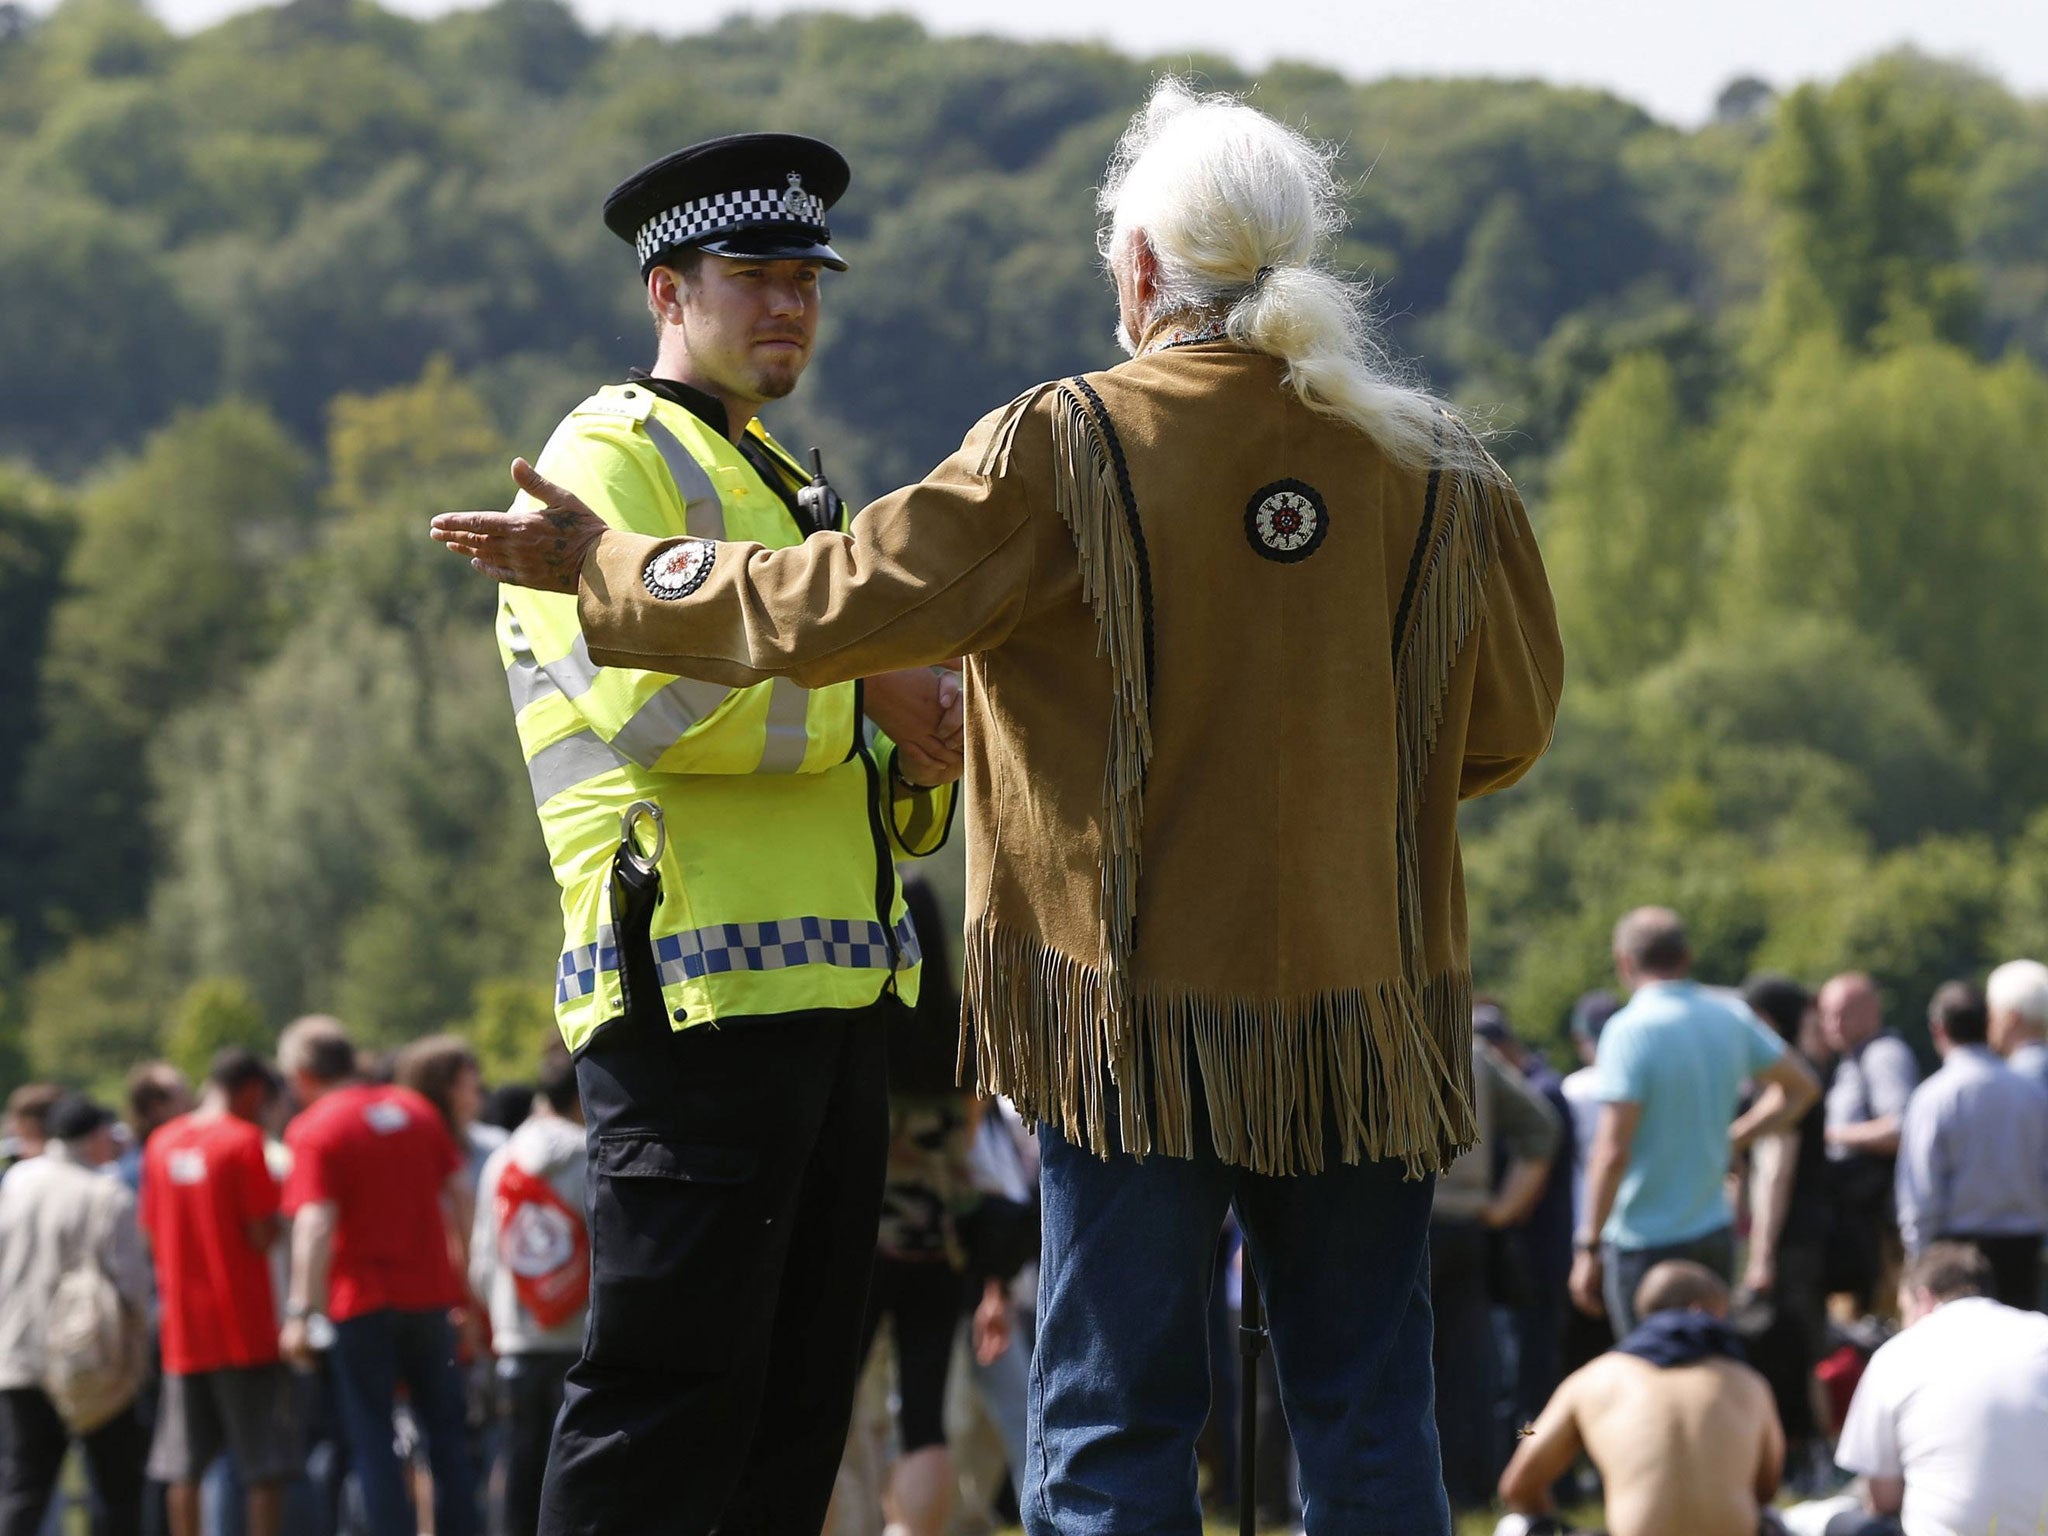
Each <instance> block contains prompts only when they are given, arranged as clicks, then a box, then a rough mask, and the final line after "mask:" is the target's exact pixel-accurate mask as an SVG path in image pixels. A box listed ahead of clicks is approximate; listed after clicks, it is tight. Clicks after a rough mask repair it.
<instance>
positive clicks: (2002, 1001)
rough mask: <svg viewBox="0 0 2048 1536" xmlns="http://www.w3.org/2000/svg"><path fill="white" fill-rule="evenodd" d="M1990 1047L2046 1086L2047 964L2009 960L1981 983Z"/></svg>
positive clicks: (2017, 1070)
mask: <svg viewBox="0 0 2048 1536" xmlns="http://www.w3.org/2000/svg"><path fill="white" fill-rule="evenodd" d="M1984 1000H1985V1002H1986V1003H1987V1004H1988V1005H1989V1006H1990V1009H1991V1049H1993V1050H1994V1051H1996V1052H1998V1054H1999V1055H2001V1056H2003V1057H2004V1058H2005V1064H2006V1065H2007V1066H2009V1067H2011V1068H2012V1069H2013V1071H2015V1072H2017V1073H2019V1074H2020V1076H2022V1077H2030V1078H2032V1079H2033V1080H2034V1081H2035V1082H2037V1083H2039V1084H2040V1085H2041V1086H2042V1087H2043V1088H2048V965H2043V964H2042V963H2041V962H2040V961H2038V960H2008V961H2006V963H2005V964H2003V965H2001V966H2000V967H1999V968H1998V969H1997V970H1995V971H1993V972H1992V973H1991V979H1990V980H1989V981H1987V982H1985V983H1984Z"/></svg>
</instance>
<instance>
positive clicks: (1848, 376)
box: [1722, 342, 2048, 815]
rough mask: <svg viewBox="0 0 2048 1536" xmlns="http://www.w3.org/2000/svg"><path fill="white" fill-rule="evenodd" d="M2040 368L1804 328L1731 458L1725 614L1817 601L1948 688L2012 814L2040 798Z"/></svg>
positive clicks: (2044, 410)
mask: <svg viewBox="0 0 2048 1536" xmlns="http://www.w3.org/2000/svg"><path fill="white" fill-rule="evenodd" d="M2044 436H2048V378H2044V377H2043V376H2042V375H2041V374H2040V373H2039V372H2037V371H2036V370H2035V369H2034V368H2033V367H2032V366H2031V365H2030V364H2028V363H2027V362H2025V361H2024V360H2022V359H2018V358H2015V359H2011V360H2009V361H2007V362H2005V363H2002V364H1999V365H1996V366H1986V365H1983V364H1979V363H1976V362H1974V361H1972V360H1971V359H1970V358H1969V357H1967V356H1965V355H1964V354H1962V353H1960V352H1957V351H1955V350H1953V349H1950V348H1946V347H1938V346H1919V347H1909V348H1902V349H1900V350H1898V351H1895V352H1892V353H1890V354H1888V355H1886V356H1883V357H1879V358H1875V359H1868V360H1857V359H1854V358H1851V357H1848V356H1845V355H1844V354H1842V353H1841V352H1840V351H1839V350H1838V349H1836V348H1834V347H1832V346H1831V345H1829V344H1827V343H1825V342H1819V343H1809V344H1808V345H1807V346H1805V347H1804V348H1802V349H1801V350H1800V351H1799V352H1798V353H1797V354H1796V355H1795V356H1794V357H1793V358H1792V359H1791V360H1790V361H1788V363H1787V364H1786V365H1785V366H1784V367H1783V368H1781V369H1780V370H1779V371H1778V372H1777V374H1776V375H1775V376H1774V377H1773V379H1772V381H1771V389H1770V394H1769V396H1768V398H1767V400H1766V402H1765V404H1764V405H1763V407H1762V408H1761V409H1760V410H1759V411H1758V413H1757V414H1756V416H1755V418H1754V419H1753V421H1751V422H1750V423H1749V424H1748V426H1747V429H1746V430H1745V431H1744V433H1743V435H1742V438H1741V442H1740V445H1739V446H1738V448H1737V449H1736V452H1735V455H1734V460H1733V464H1732V468H1731V480H1732V491H1731V504H1732V508H1733V526H1734V536H1733V541H1732V549H1731V558H1730V560H1729V562H1728V564H1727V566H1726V569H1725V573H1724V578H1723V580H1724V587H1723V592H1722V611H1723V613H1724V614H1725V615H1726V616H1727V620H1728V622H1729V623H1730V624H1756V623H1759V622H1770V621H1771V619H1770V616H1773V615H1790V614H1812V615H1819V616H1823V617H1827V618H1832V619H1836V620H1840V621H1842V622H1844V623H1846V624H1848V625H1849V626H1850V627H1851V628H1852V629H1854V630H1855V631H1857V632H1859V633H1862V634H1866V635H1869V636H1870V637H1871V638H1872V640H1873V641H1874V642H1876V646H1877V649H1878V651H1879V652H1880V653H1881V654H1884V655H1889V656H1894V657H1897V658H1898V659H1900V660H1902V661H1904V662H1905V663H1907V664H1908V665H1909V666H1911V667H1912V668H1913V669H1914V670H1915V671H1916V672H1917V673H1918V674H1919V675H1920V676H1921V677H1922V678H1923V679H1924V681H1925V686H1926V688H1927V690H1928V692H1929V693H1930V694H1931V695H1932V696H1933V697H1934V698H1935V699H1937V700H1939V701H1940V703H1941V706H1942V709H1943V712H1944V714H1945V715H1946V716H1947V718H1948V720H1949V723H1950V726H1951V728H1952V729H1953V730H1954V731H1955V733H1956V734H1957V737H1958V739H1959V740H1960V741H1961V742H1962V743H1963V745H1964V747H1965V749H1966V751H1967V752H1969V753H1971V754H1980V755H1981V760H1982V761H1983V762H1984V764H1985V766H1986V768H1987V770H1988V772H1989V775H1990V786H1991V789H1992V791H1993V793H1994V794H1995V795H1997V796H1998V797H1999V798H2000V800H2001V801H2002V803H2003V804H2004V805H2005V806H2006V807H2008V810H2007V813H2006V814H2007V815H2011V814H2012V811H2013V810H2015V809H2017V808H2019V807H2023V806H2027V805H2032V804H2038V803H2039V802H2040V801H2041V800H2042V799H2044V798H2048V675H2044V674H2042V673H2041V672H2040V671H2039V669H2037V668H2031V667H2020V668H2015V667H2014V665H2013V661H2014V659H2015V658H2017V657H2023V656H2038V655H2043V654H2048V605H2043V604H2042V602H2041V601H2040V598H2039V594H2040V593H2041V592H2042V591H2044V590H2048V482H2044V481H2043V479H2042V477H2041V475H2040V472H2039V462H2038V461H2039V444H2040V443H2041V442H2042V440H2043V438H2044Z"/></svg>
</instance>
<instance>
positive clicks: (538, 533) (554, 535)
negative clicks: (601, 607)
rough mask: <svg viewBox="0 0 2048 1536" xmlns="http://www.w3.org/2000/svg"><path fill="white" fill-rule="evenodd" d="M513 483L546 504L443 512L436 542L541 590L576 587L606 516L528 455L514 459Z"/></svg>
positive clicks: (498, 575) (487, 571) (489, 571)
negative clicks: (529, 508) (532, 507)
mask: <svg viewBox="0 0 2048 1536" xmlns="http://www.w3.org/2000/svg"><path fill="white" fill-rule="evenodd" d="M512 483H513V484H514V485H516V486H518V487H519V489H520V490H522V491H524V492H526V494H527V495H529V496H531V497H532V498H533V499H534V500H535V501H538V502H539V503H541V505H540V508H539V510H537V511H532V512H443V513H442V514H441V515H440V516H439V517H437V518H435V519H434V529H433V533H434V541H435V542H436V543H437V544H446V545H447V546H448V547H449V549H451V550H453V551H454V552H455V553H456V554H458V555H467V556H468V557H469V563H470V564H471V565H472V566H474V567H475V568H476V569H477V570H479V571H482V572H483V573H484V575H486V576H489V577H492V578H494V579H496V580H498V581H502V582H506V583H509V584H510V585H512V586H515V587H532V588H533V589H534V590H535V591H538V592H567V593H571V594H573V593H574V592H575V590H576V578H577V576H578V575H579V574H580V573H581V572H582V570H583V561H584V558H585V557H586V556H588V555H589V553H590V551H591V548H592V546H594V545H595V544H596V543H597V541H598V540H599V539H600V538H602V537H604V530H605V523H604V519H603V518H601V517H599V516H598V515H597V514H596V513H595V512H593V511H591V510H590V508H588V507H586V506H585V505H584V504H583V502H582V500H581V498H579V497H577V496H576V495H575V494H574V493H573V492H570V491H565V490H563V489H562V488H561V487H560V486H559V485H556V484H555V483H554V481H552V480H549V479H547V478H546V477H544V476H543V475H542V474H541V473H540V471H538V470H536V469H535V468H534V467H533V466H532V465H531V464H529V463H527V462H526V460H524V459H514V460H513V461H512Z"/></svg>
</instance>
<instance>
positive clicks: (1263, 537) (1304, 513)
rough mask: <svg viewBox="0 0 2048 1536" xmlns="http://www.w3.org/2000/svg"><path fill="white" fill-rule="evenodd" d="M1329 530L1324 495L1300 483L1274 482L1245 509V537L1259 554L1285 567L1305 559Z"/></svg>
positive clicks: (1262, 489) (1261, 490)
mask: <svg viewBox="0 0 2048 1536" xmlns="http://www.w3.org/2000/svg"><path fill="white" fill-rule="evenodd" d="M1329 531H1330V511H1329V508H1328V507H1327V506H1325V505H1324V504H1323V498H1322V495H1321V494H1320V493H1319V492H1318V491H1317V490H1316V488H1315V487H1314V486H1312V485H1308V484H1306V483H1305V482H1303V481H1300V480H1275V481H1274V482H1273V483H1272V484H1271V485H1264V486H1261V487H1259V489H1258V490H1256V491H1254V492H1252V499H1251V501H1250V502H1249V503H1248V504H1247V505H1246V507H1245V509H1244V533H1245V538H1246V539H1248V540H1249V541H1250V542H1251V546H1252V548H1253V549H1254V550H1256V551H1257V552H1258V553H1259V554H1261V555H1263V556H1264V557H1265V558H1266V559H1268V560H1277V561H1279V562H1280V563H1281V564H1283V565H1292V564H1294V563H1295V562H1296V561H1299V560H1306V559H1307V558H1308V557H1309V556H1310V555H1312V554H1314V553H1315V552H1316V551H1317V550H1318V549H1319V548H1321V547H1322V542H1323V539H1324V536H1325V535H1327V534H1328V533H1329Z"/></svg>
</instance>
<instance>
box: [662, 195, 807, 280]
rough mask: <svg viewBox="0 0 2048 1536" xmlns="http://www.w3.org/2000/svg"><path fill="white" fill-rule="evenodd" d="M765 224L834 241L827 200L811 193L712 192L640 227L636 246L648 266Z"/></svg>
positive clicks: (670, 210) (672, 209)
mask: <svg viewBox="0 0 2048 1536" xmlns="http://www.w3.org/2000/svg"><path fill="white" fill-rule="evenodd" d="M764 224H790V225H801V226H802V227H803V228H804V230H805V232H806V233H814V234H815V235H816V237H817V239H819V240H820V241H824V240H829V239H830V238H831V231H829V230H827V229H826V228H825V204H824V200H823V199H821V198H819V197H818V196H817V195H816V194H815V193H811V192H801V191H796V192H793V191H790V190H789V189H788V188H785V187H773V188H769V189H767V190H764V191H754V192H714V193H713V194H712V195H711V196H709V197H700V198H697V199H696V200H695V201H693V202H688V203H684V204H683V205H682V206H680V207H677V208H671V209H669V210H668V212H666V213H658V214H656V215H655V216H654V217H653V218H651V219H649V220H648V221H647V222H646V223H645V224H643V225H641V226H640V233H639V235H638V237H637V238H636V239H635V240H634V242H633V246H634V249H635V250H637V251H638V252H639V253H640V261H641V264H642V265H643V266H644V265H645V264H646V263H648V262H650V261H652V260H653V259H654V258H655V257H656V256H659V255H660V254H661V253H662V252H663V251H667V250H673V249H674V248H675V247H676V246H679V245H688V244H689V243H690V242H691V241H692V240H702V239H704V238H705V237H706V236H709V235H717V234H723V233H725V232H726V231H728V230H734V229H754V228H759V227H760V226H762V225H764Z"/></svg>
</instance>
